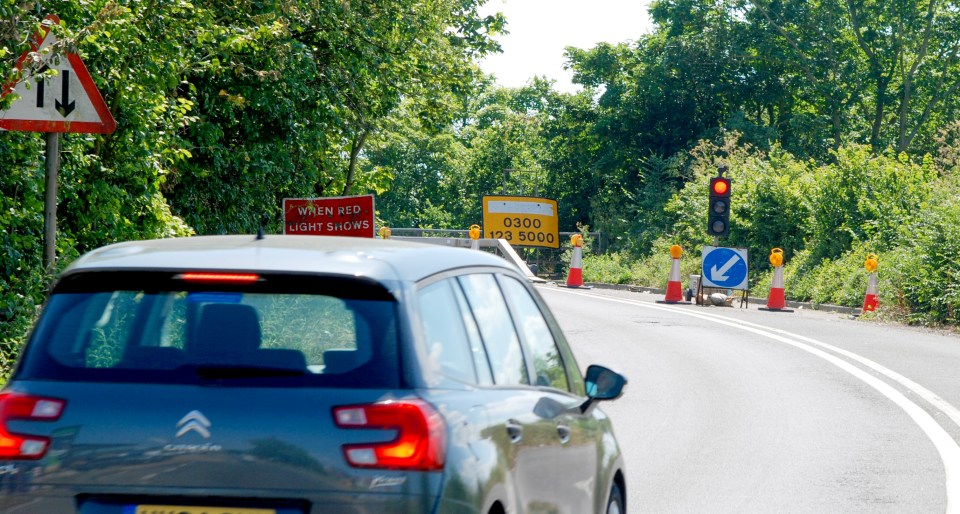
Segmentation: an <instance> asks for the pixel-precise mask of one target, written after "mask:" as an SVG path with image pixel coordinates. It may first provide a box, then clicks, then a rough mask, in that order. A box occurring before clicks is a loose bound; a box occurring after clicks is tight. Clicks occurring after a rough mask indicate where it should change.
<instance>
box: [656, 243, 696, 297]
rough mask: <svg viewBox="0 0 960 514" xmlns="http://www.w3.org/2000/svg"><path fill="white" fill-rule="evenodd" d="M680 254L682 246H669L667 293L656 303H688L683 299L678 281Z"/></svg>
mask: <svg viewBox="0 0 960 514" xmlns="http://www.w3.org/2000/svg"><path fill="white" fill-rule="evenodd" d="M682 256H683V248H680V245H673V246H671V247H670V257H672V258H673V263H671V264H670V278H669V279H667V294H666V296H664V298H663V301H658V302H657V303H690V302H685V301H683V284H681V283H680V257H682Z"/></svg>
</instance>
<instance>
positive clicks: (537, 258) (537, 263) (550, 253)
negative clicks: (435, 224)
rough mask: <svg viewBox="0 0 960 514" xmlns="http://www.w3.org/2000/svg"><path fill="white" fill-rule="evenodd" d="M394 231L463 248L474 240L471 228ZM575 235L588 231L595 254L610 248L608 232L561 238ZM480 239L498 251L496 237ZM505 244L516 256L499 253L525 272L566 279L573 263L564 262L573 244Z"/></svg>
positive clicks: (482, 245) (405, 236)
mask: <svg viewBox="0 0 960 514" xmlns="http://www.w3.org/2000/svg"><path fill="white" fill-rule="evenodd" d="M390 232H391V237H398V238H400V239H404V240H408V241H409V240H413V241H420V242H425V243H434V244H446V245H448V246H456V247H462V248H470V244H471V243H472V240H471V239H470V231H469V230H457V229H440V228H393V227H391V228H390ZM574 234H584V235H586V236H587V237H588V238H589V239H590V240H591V241H592V245H591V248H590V252H591V253H594V254H602V253H604V252H605V251H606V249H607V247H608V244H607V239H606V234H605V233H604V232H584V233H581V232H560V240H561V241H564V242H566V241H569V240H570V236H572V235H574ZM479 241H480V248H481V249H487V250H490V249H494V251H497V250H496V244H495V243H493V241H497V240H496V239H480V240H479ZM504 244H505V245H506V247H509V252H511V253H512V254H513V255H515V257H508V256H507V255H505V254H504V251H497V253H498V254H499V255H501V256H502V257H504V258H507V259H508V260H511V261H514V260H516V262H520V263H522V264H523V266H522V267H521V266H519V264H518V267H520V269H521V270H525V271H524V272H525V273H526V272H527V271H529V272H530V274H529V276H533V277H542V278H549V279H552V280H559V279H562V278H563V276H564V274H565V273H566V272H567V267H568V266H569V262H565V261H563V259H562V257H563V254H564V252H566V251H568V250H569V249H570V248H569V247H564V246H561V247H560V248H559V249H553V248H515V247H512V246H511V245H510V244H509V243H507V242H506V241H504Z"/></svg>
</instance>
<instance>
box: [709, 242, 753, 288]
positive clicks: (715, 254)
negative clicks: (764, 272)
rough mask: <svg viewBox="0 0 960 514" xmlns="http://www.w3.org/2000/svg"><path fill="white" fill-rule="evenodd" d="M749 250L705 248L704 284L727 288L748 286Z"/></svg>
mask: <svg viewBox="0 0 960 514" xmlns="http://www.w3.org/2000/svg"><path fill="white" fill-rule="evenodd" d="M746 252H747V251H746V250H745V249H739V248H712V249H708V248H705V252H704V254H703V279H704V281H703V285H704V286H706V287H722V288H727V289H746V288H747V253H746Z"/></svg>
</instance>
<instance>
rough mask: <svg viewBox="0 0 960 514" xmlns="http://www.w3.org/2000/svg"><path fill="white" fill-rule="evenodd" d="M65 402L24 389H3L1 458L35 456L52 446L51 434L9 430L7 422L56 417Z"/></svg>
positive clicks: (0, 395) (40, 455)
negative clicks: (47, 435)
mask: <svg viewBox="0 0 960 514" xmlns="http://www.w3.org/2000/svg"><path fill="white" fill-rule="evenodd" d="M65 405H66V402H64V401H63V400H56V399H53V398H42V397H39V396H31V395H27V394H21V393H0V459H24V460H36V459H39V458H41V457H43V455H44V454H45V453H47V448H48V447H49V446H50V438H48V437H42V436H35V435H22V434H14V433H11V432H9V431H8V430H7V422H9V421H12V420H23V421H56V420H57V419H59V418H60V414H62V413H63V407H64V406H65Z"/></svg>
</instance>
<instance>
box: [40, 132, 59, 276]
mask: <svg viewBox="0 0 960 514" xmlns="http://www.w3.org/2000/svg"><path fill="white" fill-rule="evenodd" d="M45 161H46V163H45V164H46V167H45V170H46V173H45V178H46V194H45V197H44V207H43V267H44V269H46V270H47V272H48V273H49V272H52V271H53V266H54V265H55V264H56V262H57V173H58V170H59V169H60V134H59V133H57V132H47V149H46V157H45Z"/></svg>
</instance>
